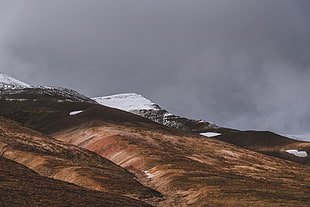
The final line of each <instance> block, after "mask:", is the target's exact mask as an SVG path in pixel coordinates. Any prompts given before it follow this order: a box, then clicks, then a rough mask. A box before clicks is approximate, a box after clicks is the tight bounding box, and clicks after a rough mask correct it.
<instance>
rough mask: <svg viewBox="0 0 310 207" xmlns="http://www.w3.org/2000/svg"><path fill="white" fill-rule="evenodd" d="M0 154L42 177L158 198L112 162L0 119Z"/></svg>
mask: <svg viewBox="0 0 310 207" xmlns="http://www.w3.org/2000/svg"><path fill="white" fill-rule="evenodd" d="M0 154H1V155H2V156H4V157H6V158H9V159H11V160H14V161H16V162H18V163H20V164H23V165H25V166H27V167H29V168H31V169H32V170H34V171H36V172H37V173H38V174H40V175H42V176H47V177H51V178H55V179H58V180H63V181H67V182H71V183H74V184H76V185H80V186H83V187H86V188H89V189H93V190H98V191H103V192H110V193H115V194H120V195H126V196H131V197H135V198H141V199H144V198H151V197H156V196H160V194H159V193H157V192H156V191H154V190H152V189H149V188H147V187H145V186H143V185H141V184H140V183H139V182H137V181H136V180H135V177H134V175H133V174H131V173H129V172H128V171H127V170H125V169H123V168H121V167H119V166H117V165H115V164H114V163H113V162H111V161H109V160H107V159H105V158H102V157H101V156H99V155H97V154H95V153H93V152H90V151H88V150H85V149H82V148H79V147H76V146H73V145H67V144H64V143H62V142H60V141H58V140H55V139H53V138H51V137H48V136H46V135H44V134H41V133H38V132H36V131H33V130H31V129H27V128H25V127H22V126H20V125H19V124H17V123H16V122H13V121H10V120H8V119H5V118H2V117H0Z"/></svg>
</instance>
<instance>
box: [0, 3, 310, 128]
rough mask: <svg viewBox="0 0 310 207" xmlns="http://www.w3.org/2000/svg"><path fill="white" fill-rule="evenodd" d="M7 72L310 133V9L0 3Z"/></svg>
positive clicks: (243, 124)
mask: <svg viewBox="0 0 310 207" xmlns="http://www.w3.org/2000/svg"><path fill="white" fill-rule="evenodd" d="M0 71H1V72H4V73H7V74H9V75H11V76H13V77H15V78H17V79H20V80H23V81H25V82H27V83H30V84H34V85H35V84H38V85H39V84H40V85H58V86H63V87H68V88H71V89H75V90H77V91H79V92H81V93H83V94H85V95H88V96H104V95H111V94H116V93H123V92H136V93H141V94H143V95H144V96H146V97H147V98H150V99H152V100H153V101H155V102H156V103H158V104H159V105H160V106H162V107H163V108H166V109H167V110H169V111H170V112H172V113H175V114H178V115H183V116H186V117H191V118H195V119H205V120H207V121H213V122H215V123H217V124H220V125H223V126H227V127H234V128H239V129H259V130H272V131H276V132H280V133H291V134H294V133H297V134H298V133H307V132H310V92H309V91H310V1H309V0H272V1H271V0H148V1H146V0H123V1H122V0H119V1H114V0H66V1H63V0H53V1H51V0H0Z"/></svg>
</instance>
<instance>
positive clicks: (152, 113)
mask: <svg viewBox="0 0 310 207" xmlns="http://www.w3.org/2000/svg"><path fill="white" fill-rule="evenodd" d="M93 100H95V101H97V102H98V103H99V104H101V105H104V106H108V107H112V108H117V109H120V110H123V111H127V112H130V113H133V114H136V115H139V116H142V117H144V118H147V119H150V120H152V121H154V122H157V123H159V124H162V125H165V126H167V127H171V128H176V129H181V130H185V131H192V132H199V133H202V132H209V131H210V130H211V131H216V132H217V131H219V132H222V131H223V129H224V128H221V127H219V126H217V125H216V124H214V123H211V122H206V121H203V120H192V119H188V118H184V117H180V116H177V115H174V114H171V113H169V112H168V111H167V110H165V109H162V108H160V107H159V106H158V105H157V104H156V103H154V102H153V101H151V100H149V99H147V98H145V97H143V96H142V95H140V94H136V93H124V94H116V95H112V96H104V97H96V98H93ZM225 130H227V129H225Z"/></svg>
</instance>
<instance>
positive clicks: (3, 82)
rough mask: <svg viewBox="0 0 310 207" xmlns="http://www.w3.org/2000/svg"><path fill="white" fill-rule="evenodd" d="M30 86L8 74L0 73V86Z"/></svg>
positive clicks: (6, 87)
mask: <svg viewBox="0 0 310 207" xmlns="http://www.w3.org/2000/svg"><path fill="white" fill-rule="evenodd" d="M31 87H32V86H31V85H29V84H27V83H24V82H22V81H19V80H16V79H15V78H12V77H11V76H9V75H6V74H3V73H0V88H2V89H15V88H31Z"/></svg>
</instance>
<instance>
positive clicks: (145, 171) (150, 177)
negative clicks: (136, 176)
mask: <svg viewBox="0 0 310 207" xmlns="http://www.w3.org/2000/svg"><path fill="white" fill-rule="evenodd" d="M143 172H144V173H145V174H146V176H147V177H148V178H149V179H152V178H153V177H154V176H155V175H153V174H152V173H149V172H148V171H147V170H144V171H143Z"/></svg>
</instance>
